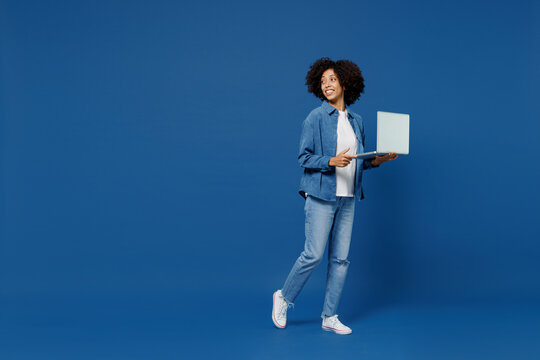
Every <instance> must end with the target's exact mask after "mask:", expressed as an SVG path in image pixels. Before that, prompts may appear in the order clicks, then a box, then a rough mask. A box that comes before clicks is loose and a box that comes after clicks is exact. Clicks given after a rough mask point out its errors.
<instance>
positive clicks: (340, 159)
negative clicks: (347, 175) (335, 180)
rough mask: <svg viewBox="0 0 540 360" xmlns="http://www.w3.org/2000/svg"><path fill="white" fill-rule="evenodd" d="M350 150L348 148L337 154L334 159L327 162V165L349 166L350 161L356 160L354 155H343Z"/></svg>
mask: <svg viewBox="0 0 540 360" xmlns="http://www.w3.org/2000/svg"><path fill="white" fill-rule="evenodd" d="M350 149H351V148H350V147H348V148H346V149H345V150H343V151H342V152H340V153H339V154H337V155H336V156H335V157H333V158H331V159H330V161H329V162H328V165H330V166H339V167H345V166H347V165H349V163H350V162H351V161H352V159H354V158H356V155H345V153H346V152H347V151H349V150H350Z"/></svg>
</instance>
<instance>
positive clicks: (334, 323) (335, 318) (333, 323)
mask: <svg viewBox="0 0 540 360" xmlns="http://www.w3.org/2000/svg"><path fill="white" fill-rule="evenodd" d="M326 319H327V320H326V321H328V322H329V324H330V326H331V327H333V328H335V327H336V326H337V325H342V324H341V322H340V321H339V320H338V316H337V315H334V316H328V317H327V318H326Z"/></svg>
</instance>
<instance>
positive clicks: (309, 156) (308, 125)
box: [298, 114, 335, 173]
mask: <svg viewBox="0 0 540 360" xmlns="http://www.w3.org/2000/svg"><path fill="white" fill-rule="evenodd" d="M313 136H314V132H313V118H312V115H311V114H310V115H308V117H307V118H306V119H305V120H304V122H303V123H302V135H301V136H300V149H299V151H298V164H300V166H301V167H303V168H306V169H313V170H318V171H321V172H323V173H330V172H332V171H335V167H334V166H330V165H328V162H329V161H330V159H331V158H332V157H331V156H323V155H315V153H314V145H315V144H314V140H313Z"/></svg>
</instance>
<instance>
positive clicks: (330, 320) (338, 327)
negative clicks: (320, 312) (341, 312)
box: [322, 315, 352, 335]
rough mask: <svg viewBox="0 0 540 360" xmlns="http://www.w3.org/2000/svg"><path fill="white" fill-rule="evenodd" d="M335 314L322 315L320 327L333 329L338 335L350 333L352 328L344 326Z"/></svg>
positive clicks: (327, 329)
mask: <svg viewBox="0 0 540 360" xmlns="http://www.w3.org/2000/svg"><path fill="white" fill-rule="evenodd" d="M337 317H338V316H337V315H334V316H324V317H322V319H323V321H322V328H323V330H326V331H333V332H335V333H336V334H340V335H348V334H350V333H352V330H351V328H350V327H348V326H345V325H343V324H342V323H341V321H339V319H338V318H337Z"/></svg>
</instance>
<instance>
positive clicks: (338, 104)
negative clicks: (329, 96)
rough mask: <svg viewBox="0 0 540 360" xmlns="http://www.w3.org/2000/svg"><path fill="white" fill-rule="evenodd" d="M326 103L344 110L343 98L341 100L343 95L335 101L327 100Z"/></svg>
mask: <svg viewBox="0 0 540 360" xmlns="http://www.w3.org/2000/svg"><path fill="white" fill-rule="evenodd" d="M328 103H329V104H330V105H332V106H333V107H335V108H336V109H338V110H339V111H345V100H343V97H341V98H339V99H337V100H336V101H328Z"/></svg>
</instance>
